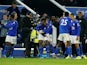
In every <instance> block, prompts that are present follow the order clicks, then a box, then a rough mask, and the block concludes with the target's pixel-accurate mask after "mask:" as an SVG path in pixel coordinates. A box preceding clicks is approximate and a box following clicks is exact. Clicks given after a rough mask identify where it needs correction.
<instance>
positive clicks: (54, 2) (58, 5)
mask: <svg viewBox="0 0 87 65" xmlns="http://www.w3.org/2000/svg"><path fill="white" fill-rule="evenodd" d="M49 1H50V2H51V3H53V4H54V5H56V6H57V7H58V8H60V9H61V10H63V11H64V12H69V13H70V14H71V12H70V11H69V10H67V9H66V8H65V7H64V6H62V5H60V4H59V3H58V2H56V1H55V0H49Z"/></svg>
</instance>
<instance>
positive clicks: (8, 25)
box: [4, 22, 18, 29]
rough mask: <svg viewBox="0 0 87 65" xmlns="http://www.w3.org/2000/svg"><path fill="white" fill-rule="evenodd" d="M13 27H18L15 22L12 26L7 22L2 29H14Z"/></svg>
mask: <svg viewBox="0 0 87 65" xmlns="http://www.w3.org/2000/svg"><path fill="white" fill-rule="evenodd" d="M15 25H17V27H18V24H17V23H16V22H14V23H13V24H11V22H8V23H7V24H6V25H5V26H4V27H5V28H7V29H9V28H11V27H14V26H15Z"/></svg>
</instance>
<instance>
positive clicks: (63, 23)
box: [59, 17, 71, 34]
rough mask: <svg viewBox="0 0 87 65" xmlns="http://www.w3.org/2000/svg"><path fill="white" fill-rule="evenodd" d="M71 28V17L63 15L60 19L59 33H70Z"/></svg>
mask: <svg viewBox="0 0 87 65" xmlns="http://www.w3.org/2000/svg"><path fill="white" fill-rule="evenodd" d="M70 28H71V18H69V17H63V18H61V19H60V21H59V34H62V33H69V34H70Z"/></svg>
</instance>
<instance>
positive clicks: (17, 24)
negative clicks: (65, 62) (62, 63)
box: [0, 3, 87, 59]
mask: <svg viewBox="0 0 87 65" xmlns="http://www.w3.org/2000/svg"><path fill="white" fill-rule="evenodd" d="M86 24H87V20H86V19H85V18H84V14H83V13H82V12H78V15H77V16H76V18H75V17H74V14H73V13H72V14H69V13H68V12H64V13H63V15H62V16H61V17H58V16H49V15H48V14H47V13H43V15H42V16H40V17H39V18H38V17H36V15H33V14H32V13H30V12H29V11H27V10H26V9H25V8H23V9H22V11H21V12H20V11H19V9H18V7H17V6H16V3H12V6H11V7H9V8H7V9H6V13H4V14H3V16H2V19H1V20H0V47H2V48H3V57H13V56H12V55H13V48H14V47H24V48H26V50H25V51H24V54H25V57H40V58H50V57H55V58H56V57H61V56H62V57H65V58H66V59H70V58H72V57H76V59H82V58H84V59H87V57H86V53H87V50H86V49H87V44H86V43H87V25H86ZM53 27H55V28H56V29H57V36H56V38H57V39H56V41H57V43H56V45H54V44H53V42H52V41H53V35H52V34H53ZM23 43H24V45H23ZM31 54H33V55H31Z"/></svg>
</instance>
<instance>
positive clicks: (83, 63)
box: [0, 58, 87, 65]
mask: <svg viewBox="0 0 87 65" xmlns="http://www.w3.org/2000/svg"><path fill="white" fill-rule="evenodd" d="M0 65H87V60H85V59H80V60H75V59H55V58H54V59H40V58H12V59H11V58H0Z"/></svg>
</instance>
